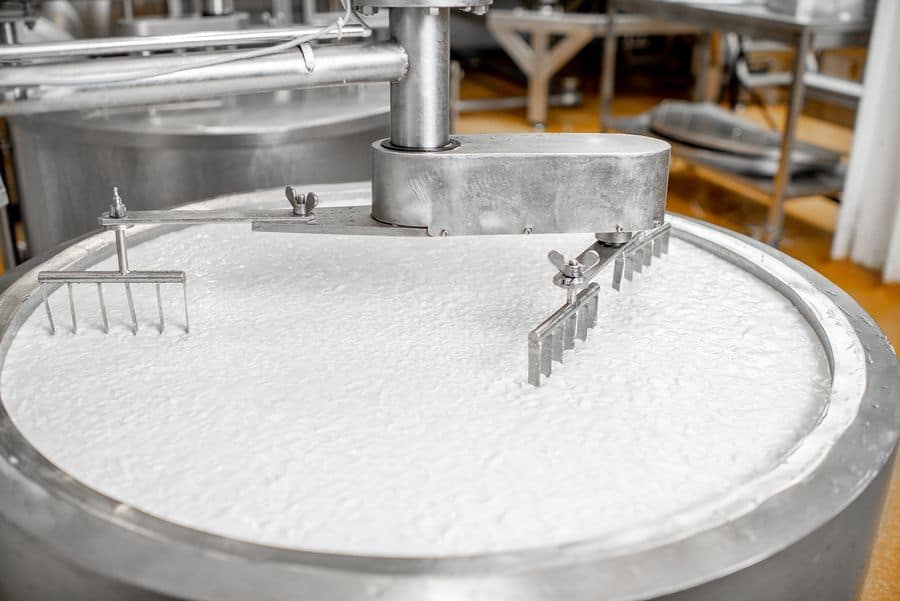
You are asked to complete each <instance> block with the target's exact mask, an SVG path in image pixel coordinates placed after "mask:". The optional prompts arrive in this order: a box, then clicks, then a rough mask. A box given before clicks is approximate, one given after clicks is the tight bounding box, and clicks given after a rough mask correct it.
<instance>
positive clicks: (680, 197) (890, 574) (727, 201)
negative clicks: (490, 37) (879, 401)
mask: <svg viewBox="0 0 900 601" xmlns="http://www.w3.org/2000/svg"><path fill="white" fill-rule="evenodd" d="M522 93H523V90H522V89H521V88H517V87H516V86H514V85H511V84H509V83H507V82H502V81H499V80H496V79H493V78H489V77H487V76H484V75H479V74H467V76H466V79H465V80H464V82H463V92H462V97H463V98H464V99H466V98H489V97H493V96H496V95H498V94H522ZM658 101H659V98H657V97H645V96H631V97H622V98H617V100H616V102H615V103H614V106H613V113H614V114H615V115H616V116H624V115H632V114H637V113H640V112H643V111H645V110H647V109H649V108H650V107H652V106H653V105H655V104H656V103H657V102H658ZM771 113H772V114H773V115H775V116H776V117H777V118H778V120H779V122H780V120H781V119H782V117H783V110H782V109H779V108H772V109H771ZM745 114H746V115H747V116H748V117H749V118H751V119H754V120H756V121H759V122H762V119H761V114H760V113H759V111H758V110H752V109H750V110H747V111H746V113H745ZM597 115H598V105H597V101H596V99H590V98H588V99H586V100H585V103H584V105H583V106H581V107H577V108H559V109H551V110H550V115H549V119H548V122H547V127H546V131H554V132H596V131H598V116H597ZM457 131H458V132H459V133H481V132H485V133H498V132H516V131H531V127H530V126H529V124H528V123H527V121H526V120H525V111H524V109H523V110H511V111H491V112H481V113H471V114H463V115H462V116H461V117H460V119H459V123H458V126H457ZM799 137H800V138H801V139H803V140H807V141H810V142H816V143H818V144H821V145H823V146H827V147H829V148H834V149H836V150H839V151H842V152H846V151H848V150H849V147H850V141H851V132H850V130H848V129H846V128H843V127H839V126H834V125H831V124H828V123H825V122H822V121H818V120H816V119H812V118H807V117H804V118H803V119H802V120H801V123H800V128H799ZM766 207H767V199H765V198H764V197H760V196H759V195H757V194H754V193H753V192H752V191H750V190H745V189H740V188H738V187H735V186H734V185H733V184H732V183H730V182H729V181H727V180H723V179H721V178H716V177H714V176H712V175H711V174H709V173H705V172H702V171H698V170H696V169H693V168H691V167H690V166H688V165H685V164H684V163H681V162H677V161H676V162H674V164H673V165H672V171H671V181H670V184H669V198H668V208H669V210H671V211H674V212H676V213H682V214H685V215H690V216H692V217H698V218H701V219H704V220H707V221H710V222H712V223H716V224H718V225H721V226H724V227H728V228H731V229H734V230H736V231H739V232H743V233H749V234H752V233H753V232H754V231H758V229H757V226H759V225H760V224H762V223H763V222H764V220H765V213H766ZM837 215H838V205H837V204H836V203H834V202H833V201H831V200H828V199H825V198H817V197H811V198H803V199H795V200H792V201H791V202H790V203H789V204H788V206H787V223H786V229H785V238H784V241H783V243H782V245H781V250H783V251H784V252H786V253H788V254H789V255H791V256H793V257H795V258H797V259H799V260H801V261H803V262H804V263H806V264H808V265H810V266H811V267H812V268H813V269H815V270H817V271H819V272H820V273H822V274H823V275H825V276H826V277H827V278H829V279H830V280H831V281H833V282H834V283H836V284H837V285H838V286H840V287H841V288H843V289H844V290H846V291H847V292H849V293H850V294H851V295H852V296H853V297H854V298H855V299H856V300H857V301H858V302H859V303H860V305H862V306H863V308H865V309H866V311H868V312H869V313H870V314H871V315H872V317H874V318H875V320H876V321H877V322H878V323H879V325H880V326H881V327H882V329H884V331H885V332H886V333H887V335H888V337H889V338H890V340H891V342H892V343H893V345H894V346H895V347H898V348H900V285H894V286H887V285H884V284H882V283H881V281H880V278H879V275H878V274H877V273H875V272H873V271H870V270H867V269H864V268H862V267H859V266H858V265H855V264H853V263H850V262H848V261H834V260H832V259H831V258H830V256H829V253H830V247H831V239H832V235H833V233H834V228H835V224H836V222H837ZM898 472H900V469H898V470H896V471H895V475H894V479H893V484H892V487H891V493H890V496H889V498H888V503H887V508H886V511H885V514H884V517H883V518H882V524H881V527H880V530H879V536H878V540H877V542H876V549H875V555H874V558H873V561H872V564H871V566H870V568H869V576H868V579H867V581H866V586H865V589H864V591H863V594H862V597H861V599H862V601H900V473H898Z"/></svg>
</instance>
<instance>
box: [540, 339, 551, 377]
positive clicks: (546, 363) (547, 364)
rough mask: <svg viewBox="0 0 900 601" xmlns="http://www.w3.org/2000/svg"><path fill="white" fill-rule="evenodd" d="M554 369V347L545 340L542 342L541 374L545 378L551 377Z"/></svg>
mask: <svg viewBox="0 0 900 601" xmlns="http://www.w3.org/2000/svg"><path fill="white" fill-rule="evenodd" d="M552 367H553V345H552V344H551V343H550V342H549V341H547V340H544V341H543V342H541V373H542V374H544V375H545V376H549V375H550V370H551V369H552Z"/></svg>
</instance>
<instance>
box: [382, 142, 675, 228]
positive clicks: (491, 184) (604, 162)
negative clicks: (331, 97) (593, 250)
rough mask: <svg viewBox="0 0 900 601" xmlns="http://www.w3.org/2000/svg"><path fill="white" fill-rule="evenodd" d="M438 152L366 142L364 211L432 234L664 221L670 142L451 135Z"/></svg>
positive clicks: (629, 225)
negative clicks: (367, 200)
mask: <svg viewBox="0 0 900 601" xmlns="http://www.w3.org/2000/svg"><path fill="white" fill-rule="evenodd" d="M456 139H457V140H458V141H459V142H460V145H459V146H458V147H457V148H454V149H452V150H446V151H443V152H411V151H402V152H401V151H396V150H392V149H389V148H385V147H384V146H383V145H382V141H380V140H379V141H377V142H375V143H374V144H373V149H374V173H373V180H372V216H373V217H374V218H375V219H377V220H378V221H382V222H384V223H390V224H394V225H403V226H412V227H424V228H427V229H428V233H429V234H431V235H433V236H436V235H471V234H520V233H522V232H524V231H530V232H534V233H557V232H595V233H615V232H639V231H645V230H650V229H653V228H654V227H656V226H657V225H658V224H659V223H662V222H663V221H664V219H665V203H666V188H667V183H668V176H669V145H668V144H667V143H666V142H663V141H661V140H657V139H654V138H649V137H643V136H629V135H622V134H504V135H486V134H482V135H474V136H457V137H456Z"/></svg>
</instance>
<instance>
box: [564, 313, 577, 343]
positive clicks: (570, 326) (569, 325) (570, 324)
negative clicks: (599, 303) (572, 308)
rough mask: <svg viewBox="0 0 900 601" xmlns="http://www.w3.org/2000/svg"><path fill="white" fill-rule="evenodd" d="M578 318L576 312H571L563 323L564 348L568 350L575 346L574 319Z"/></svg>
mask: <svg viewBox="0 0 900 601" xmlns="http://www.w3.org/2000/svg"><path fill="white" fill-rule="evenodd" d="M577 319H578V314H577V313H573V314H572V315H571V316H570V317H567V318H566V324H565V344H564V346H565V350H567V351H569V350H572V349H573V348H575V326H576V323H575V321H576V320H577Z"/></svg>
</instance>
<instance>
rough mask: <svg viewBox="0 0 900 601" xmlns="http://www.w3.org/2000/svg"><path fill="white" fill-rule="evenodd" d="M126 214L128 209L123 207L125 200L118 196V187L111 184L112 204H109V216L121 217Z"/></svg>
mask: <svg viewBox="0 0 900 601" xmlns="http://www.w3.org/2000/svg"><path fill="white" fill-rule="evenodd" d="M127 214H128V209H127V208H126V207H125V201H124V200H122V197H121V196H119V187H118V186H113V204H111V205H109V216H110V217H115V218H116V219H121V218H122V217H125V215H127Z"/></svg>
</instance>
